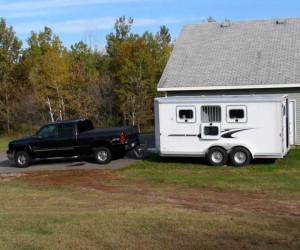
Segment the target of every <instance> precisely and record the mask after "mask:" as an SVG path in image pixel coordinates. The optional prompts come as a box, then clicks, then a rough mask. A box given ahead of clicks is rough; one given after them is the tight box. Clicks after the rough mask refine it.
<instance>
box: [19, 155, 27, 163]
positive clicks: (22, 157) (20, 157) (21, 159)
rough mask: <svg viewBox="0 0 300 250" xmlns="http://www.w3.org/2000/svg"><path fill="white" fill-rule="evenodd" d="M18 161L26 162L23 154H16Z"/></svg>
mask: <svg viewBox="0 0 300 250" xmlns="http://www.w3.org/2000/svg"><path fill="white" fill-rule="evenodd" d="M18 163H19V164H20V165H24V164H25V163H26V157H25V156H24V155H19V156H18Z"/></svg>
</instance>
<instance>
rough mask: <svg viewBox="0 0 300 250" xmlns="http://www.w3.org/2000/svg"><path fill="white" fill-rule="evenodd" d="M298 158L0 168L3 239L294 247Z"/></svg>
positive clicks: (11, 245)
mask: <svg viewBox="0 0 300 250" xmlns="http://www.w3.org/2000/svg"><path fill="white" fill-rule="evenodd" d="M186 161H187V162H186ZM299 166H300V150H299V149H295V150H292V151H290V153H289V155H288V156H287V157H286V158H284V159H282V160H277V161H276V162H275V163H260V164H251V165H249V166H246V167H241V168H234V167H231V166H224V167H208V166H206V165H203V164H201V162H200V163H199V159H190V160H189V159H160V158H159V157H155V156H154V157H152V158H151V159H149V160H145V161H140V162H138V163H136V164H134V165H132V166H130V167H128V168H125V169H122V170H116V171H108V170H101V169H99V170H72V171H71V170H70V171H48V172H34V173H26V174H19V175H18V174H6V175H0V232H1V234H0V249H242V248H245V249H300V167H299ZM99 168H100V167H99Z"/></svg>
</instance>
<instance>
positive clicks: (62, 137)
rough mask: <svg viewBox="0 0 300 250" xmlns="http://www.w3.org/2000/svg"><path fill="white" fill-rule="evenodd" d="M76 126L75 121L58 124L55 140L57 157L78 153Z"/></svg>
mask: <svg viewBox="0 0 300 250" xmlns="http://www.w3.org/2000/svg"><path fill="white" fill-rule="evenodd" d="M75 126H76V124H75V123H62V124H57V132H56V140H55V147H56V156H57V157H66V156H75V155H77V140H76V130H75Z"/></svg>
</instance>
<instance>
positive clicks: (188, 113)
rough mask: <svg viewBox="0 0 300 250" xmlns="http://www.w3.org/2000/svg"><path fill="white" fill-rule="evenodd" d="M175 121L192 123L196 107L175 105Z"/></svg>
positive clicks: (194, 120)
mask: <svg viewBox="0 0 300 250" xmlns="http://www.w3.org/2000/svg"><path fill="white" fill-rule="evenodd" d="M176 109H177V122H180V123H194V122H196V117H195V114H196V108H195V107H193V106H185V107H177V108H176Z"/></svg>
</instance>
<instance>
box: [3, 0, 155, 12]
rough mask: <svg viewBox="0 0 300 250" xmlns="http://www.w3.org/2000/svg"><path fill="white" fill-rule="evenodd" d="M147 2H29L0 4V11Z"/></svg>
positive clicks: (98, 0)
mask: <svg viewBox="0 0 300 250" xmlns="http://www.w3.org/2000/svg"><path fill="white" fill-rule="evenodd" d="M148 1H149V0H77V1H76V0H47V1H45V0H44V1H41V0H37V1H35V0H30V1H15V2H11V1H10V2H9V3H8V1H5V2H0V10H1V11H15V12H18V11H28V10H42V9H47V10H48V9H58V8H65V7H72V6H82V5H92V4H116V3H137V2H148Z"/></svg>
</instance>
